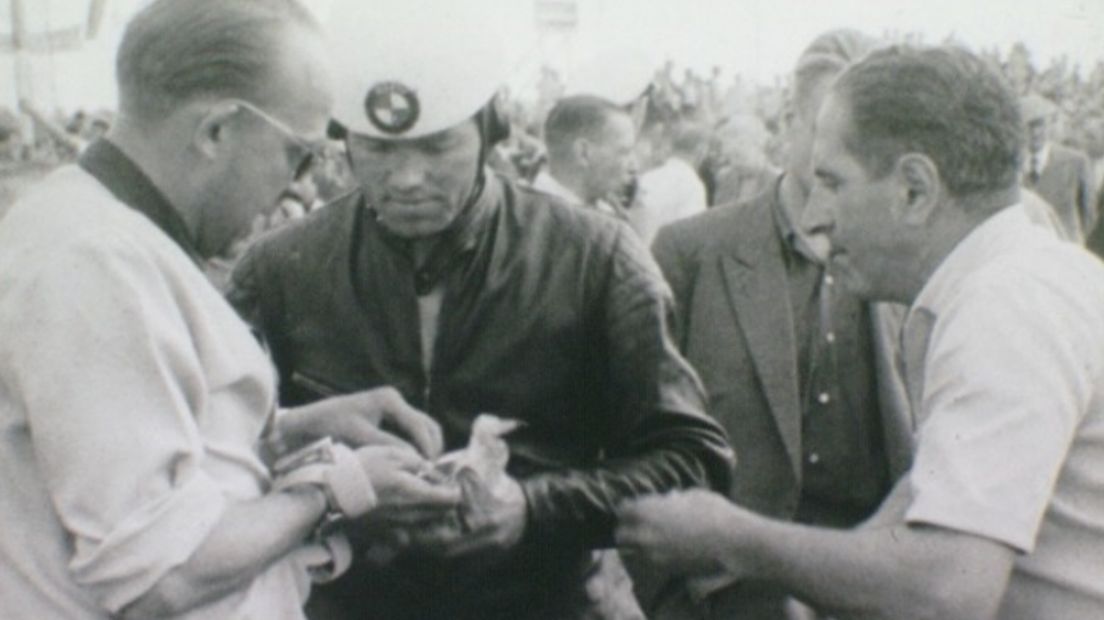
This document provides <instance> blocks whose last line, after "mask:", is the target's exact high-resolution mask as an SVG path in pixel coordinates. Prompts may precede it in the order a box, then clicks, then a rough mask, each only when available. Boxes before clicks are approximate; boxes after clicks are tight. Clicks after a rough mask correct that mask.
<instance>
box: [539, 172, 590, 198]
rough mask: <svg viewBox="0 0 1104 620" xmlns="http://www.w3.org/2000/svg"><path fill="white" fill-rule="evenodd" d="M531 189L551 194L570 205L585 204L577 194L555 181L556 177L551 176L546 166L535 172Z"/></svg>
mask: <svg viewBox="0 0 1104 620" xmlns="http://www.w3.org/2000/svg"><path fill="white" fill-rule="evenodd" d="M533 189H535V190H538V191H542V192H544V193H546V194H551V195H553V196H555V197H557V198H559V199H560V200H563V201H564V202H566V203H567V204H570V205H575V206H579V207H581V206H583V205H585V204H586V203H585V202H583V199H582V198H579V196H578V194H576V193H575V192H573V191H571V190H570V189H568V188H567V186H565V185H564V184H563V183H560V182H559V181H557V180H556V177H554V176H552V173H550V172H548V169H547V168H543V169H541V171H540V172H538V173H537V177H536V178H535V179H533Z"/></svg>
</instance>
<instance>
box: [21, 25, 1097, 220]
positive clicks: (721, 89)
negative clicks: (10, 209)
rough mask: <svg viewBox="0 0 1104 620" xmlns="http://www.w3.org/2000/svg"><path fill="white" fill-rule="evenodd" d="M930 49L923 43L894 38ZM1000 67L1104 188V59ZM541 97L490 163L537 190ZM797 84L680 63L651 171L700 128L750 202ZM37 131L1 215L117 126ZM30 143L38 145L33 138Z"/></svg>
mask: <svg viewBox="0 0 1104 620" xmlns="http://www.w3.org/2000/svg"><path fill="white" fill-rule="evenodd" d="M889 38H896V39H904V40H906V41H910V42H920V41H919V40H918V38H917V37H916V36H914V35H910V36H905V37H901V36H896V37H889ZM982 56H984V57H985V58H987V59H989V60H990V61H991V62H993V63H994V64H995V65H996V66H999V67H1000V68H1001V70H1002V72H1003V73H1004V74H1005V76H1006V77H1007V78H1008V79H1009V80H1010V81H1011V83H1012V85H1013V86H1014V88H1015V89H1016V90H1017V91H1018V92H1019V93H1020V94H1021V95H1028V94H1037V95H1041V96H1043V97H1045V98H1046V99H1048V100H1050V101H1053V102H1054V103H1055V105H1056V107H1057V109H1058V120H1057V123H1056V126H1055V127H1054V136H1053V137H1054V140H1055V142H1057V143H1059V144H1063V145H1066V146H1069V147H1072V148H1074V149H1076V150H1078V151H1081V152H1083V153H1085V154H1086V155H1087V156H1088V157H1089V159H1090V161H1091V164H1092V174H1093V183H1094V187H1095V188H1101V187H1102V185H1104V59H1102V60H1099V61H1097V63H1096V64H1095V65H1093V66H1091V67H1083V66H1080V65H1077V64H1072V63H1071V62H1070V61H1069V59H1068V58H1065V57H1059V58H1056V59H1053V60H1051V61H1050V63H1049V64H1046V65H1041V64H1039V63H1037V62H1036V60H1035V59H1033V58H1032V55H1031V52H1030V50H1028V48H1027V46H1026V45H1024V44H1023V43H1015V44H1013V45H1012V46H1011V47H1009V48H1008V49H1007V50H1006V51H1002V50H1000V49H996V48H993V49H987V50H982ZM539 71H540V73H539V76H538V79H537V82H536V84H537V86H536V89H535V91H536V96H535V98H528V99H525V98H521V97H513V96H511V94H510V93H505V94H504V95H505V99H506V104H507V106H508V109H509V112H510V114H509V115H510V117H511V119H512V132H511V136H510V138H509V139H508V140H506V141H504V142H503V143H502V144H500V145H499V146H498V147H497V149H496V152H495V153H494V154H493V156H492V158H491V159H490V163H491V165H492V166H494V167H495V168H496V169H497V170H498V171H499V172H501V173H504V174H506V175H508V176H510V177H512V178H515V179H520V180H522V181H528V182H532V180H533V179H535V178H536V176H537V174H538V173H539V172H540V170H541V168H542V167H543V166H544V165H545V164H546V162H547V155H546V151H545V147H544V141H543V136H542V135H541V128H542V126H543V124H544V120H545V117H546V116H547V113H548V111H549V110H550V109H551V107H552V105H553V104H554V103H555V102H556V101H557V100H558V99H559V98H561V97H562V96H563V94H564V92H565V79H564V76H562V75H561V74H560V73H558V72H557V71H556V70H555V69H553V68H551V67H547V66H543V67H541V68H540V69H539ZM789 88H790V84H789V83H788V81H786V80H783V79H781V78H780V79H778V80H776V81H775V82H774V83H773V84H766V85H762V84H759V85H756V84H751V83H749V82H747V81H746V80H744V79H743V77H742V76H740V75H738V74H737V75H733V76H731V78H729V79H727V80H726V79H725V78H724V75H723V72H722V70H721V68H720V67H717V66H714V67H712V69H711V70H710V71H709V72H708V73H706V74H700V73H698V72H696V71H694V70H693V69H690V68H684V69H681V70H680V69H678V68H676V66H675V64H674V63H673V62H671V61H668V62H666V63H664V64H663V65H662V66H660V67H658V68H657V69H656V72H655V76H654V79H653V80H652V83H651V84H650V85H649V86H648V87H647V89H646V90H645V91H644V94H643V97H642V99H643V106H642V109H643V115H642V119H641V127H640V130H639V132H638V135H639V144H638V149H637V150H638V160H639V168H640V170H641V172H644V171H647V170H649V169H652V168H655V167H658V166H659V165H661V164H662V163H663V162H664V161H666V159H667V158H668V156H669V155H670V152H671V144H672V140H673V139H674V136H675V134H676V133H678V128H681V127H685V126H686V125H687V124H690V125H694V126H697V127H700V128H701V129H702V130H703V131H702V132H701V135H703V136H705V137H706V139H707V140H708V144H707V145H706V156H705V157H704V158H703V160H702V161H701V163H700V165H699V166H698V173H699V175H700V176H701V178H702V181H703V183H704V185H705V189H706V196H707V201H708V204H709V205H716V204H723V203H731V202H737V201H741V200H746V199H747V198H750V197H751V196H754V195H756V194H758V193H759V192H760V191H762V189H763V188H764V187H765V184H767V183H769V182H770V180H771V179H773V178H774V177H775V175H776V174H777V172H778V171H779V170H780V169H781V167H782V166H783V165H784V164H785V157H786V154H785V149H784V146H783V145H784V143H785V139H784V132H785V128H786V123H787V107H786V103H787V101H789V96H790V93H789ZM21 108H22V111H23V112H24V113H25V114H26V115H27V116H28V117H29V118H31V119H32V120H31V122H30V126H31V131H25V130H23V128H22V125H21V121H20V118H19V116H17V114H16V113H15V112H13V111H12V110H10V109H7V108H0V214H2V213H3V211H4V209H5V207H7V206H8V205H9V204H10V203H11V201H12V200H14V197H15V196H16V195H17V194H18V192H19V191H20V190H21V189H22V188H23V187H25V186H26V185H28V184H29V183H30V182H32V181H34V180H36V179H38V178H40V177H41V176H42V175H43V174H44V173H45V172H47V171H49V170H50V169H52V168H53V167H55V166H57V165H59V164H61V163H64V162H67V161H71V160H73V159H74V158H75V157H76V154H77V152H78V151H79V150H80V149H81V148H82V145H84V144H87V143H89V142H90V141H91V140H92V139H94V138H95V137H96V136H98V135H101V134H102V133H104V132H105V131H106V130H107V128H108V127H109V126H110V123H111V121H112V114H111V113H110V112H108V111H96V112H88V111H85V110H78V111H76V112H74V113H72V114H69V115H64V114H62V113H60V112H57V113H54V114H53V115H48V114H45V113H43V112H41V111H39V110H36V109H34V107H33V106H31V105H29V104H27V103H24V104H22V105H21ZM28 136H29V137H28ZM335 154H337V155H338V156H337V157H335V158H334V160H333V161H329V162H325V164H324V165H322V166H320V167H319V168H318V170H317V171H316V179H315V181H316V183H317V185H318V189H319V199H320V200H323V201H324V200H326V199H329V198H332V197H335V196H336V195H339V194H340V193H341V192H342V191H344V189H346V188H347V187H348V173H347V170H346V169H345V166H344V162H343V161H342V159H343V158H342V157H340V154H339V149H337V150H335Z"/></svg>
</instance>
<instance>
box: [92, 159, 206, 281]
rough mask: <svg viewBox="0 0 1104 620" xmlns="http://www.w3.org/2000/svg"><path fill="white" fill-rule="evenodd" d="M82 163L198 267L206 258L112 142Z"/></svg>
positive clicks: (166, 203)
mask: <svg viewBox="0 0 1104 620" xmlns="http://www.w3.org/2000/svg"><path fill="white" fill-rule="evenodd" d="M78 164H79V165H80V167H81V168H83V169H84V171H85V172H87V173H88V174H90V175H92V176H93V177H94V178H95V179H96V180H97V181H99V182H100V183H101V184H103V186H104V187H106V188H107V189H108V191H110V192H111V193H112V195H114V196H115V198H116V199H118V200H119V202H122V203H123V204H125V205H127V206H128V207H130V208H132V209H134V210H135V211H137V212H139V213H141V214H142V215H144V216H146V217H147V218H148V219H149V220H150V221H152V222H153V223H154V225H156V226H157V227H158V228H160V229H161V231H162V232H164V233H165V234H166V235H168V237H169V238H170V239H172V240H173V242H175V243H176V244H177V245H178V246H180V248H181V249H182V250H184V252H185V253H186V254H187V255H188V256H189V257H191V259H192V260H193V261H195V263H196V264H197V265H202V264H203V258H202V256H201V255H200V253H199V250H198V248H197V247H196V243H195V240H194V239H193V238H192V235H191V233H190V232H189V231H188V227H187V226H186V225H185V224H184V219H183V218H182V217H180V214H179V213H178V212H177V211H176V209H174V208H173V206H172V204H171V203H169V200H168V199H167V198H165V195H164V194H162V193H161V190H159V189H157V186H155V185H154V184H153V181H151V180H150V178H149V177H148V176H146V173H145V172H142V169H141V168H139V167H138V165H137V164H136V163H135V162H134V161H133V160H132V159H130V158H129V157H127V154H126V153H124V152H123V151H122V150H121V149H120V148H119V147H118V146H116V145H115V144H113V143H112V142H110V141H108V140H106V139H104V138H101V139H99V140H97V141H95V142H93V143H92V144H91V145H89V146H88V148H87V149H85V150H84V153H82V154H81V157H80V160H79V161H78Z"/></svg>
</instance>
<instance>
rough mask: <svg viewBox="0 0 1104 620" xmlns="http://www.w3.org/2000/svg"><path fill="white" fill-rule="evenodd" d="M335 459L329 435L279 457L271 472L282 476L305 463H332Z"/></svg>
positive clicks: (304, 465) (305, 464)
mask: <svg viewBox="0 0 1104 620" xmlns="http://www.w3.org/2000/svg"><path fill="white" fill-rule="evenodd" d="M335 461H336V459H335V458H334V453H333V442H331V441H330V438H329V437H323V438H322V439H319V440H318V441H315V442H313V443H310V444H307V445H305V446H303V447H302V448H299V449H298V450H296V451H295V452H292V453H291V454H287V455H285V456H283V457H280V459H279V460H277V461H276V464H275V465H273V466H272V473H273V474H274V475H276V476H282V475H284V474H286V473H288V472H292V471H295V470H296V469H299V468H301V467H306V466H307V465H316V464H321V465H332V464H333V463H334V462H335Z"/></svg>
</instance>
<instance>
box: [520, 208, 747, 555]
mask: <svg viewBox="0 0 1104 620" xmlns="http://www.w3.org/2000/svg"><path fill="white" fill-rule="evenodd" d="M597 280H598V283H597V286H599V287H600V288H601V290H600V291H599V293H598V296H599V298H600V299H601V300H602V301H601V303H602V316H603V326H602V329H603V331H604V332H605V333H604V335H603V338H604V340H605V342H606V344H607V346H608V347H609V348H610V351H609V354H608V359H609V364H610V365H611V366H612V367H611V368H610V369H609V376H610V377H611V378H612V381H611V383H612V385H610V386H609V390H611V393H610V394H609V397H608V398H607V399H606V401H607V402H609V403H612V405H611V406H612V407H614V408H615V409H616V411H614V412H612V420H613V424H614V425H615V426H614V429H613V432H612V433H611V436H613V437H615V440H614V442H613V443H612V444H611V445H609V446H607V449H606V450H605V452H604V458H603V459H600V460H599V461H598V462H597V463H596V464H595V466H594V467H592V468H587V469H568V470H561V471H556V472H554V473H541V474H538V475H536V476H533V477H530V478H527V479H525V480H523V481H522V487H523V489H524V491H525V495H526V498H527V501H528V504H529V531H528V537H530V538H533V539H537V540H540V541H541V542H547V541H548V540H549V539H554V540H563V541H564V542H571V543H579V544H583V545H585V546H588V547H602V546H609V545H611V544H612V532H613V528H614V525H615V522H616V517H615V511H616V509H617V507H618V505H619V504H620V503H622V502H624V501H625V500H628V499H631V498H633V497H636V496H640V495H647V494H653V493H664V492H666V491H669V490H672V489H678V488H688V487H708V488H712V489H714V490H717V491H720V492H727V491H728V487H729V485H730V483H731V479H732V468H733V467H734V464H735V456H734V454H733V452H732V449H731V448H730V446H729V444H728V440H727V438H726V436H725V433H724V431H723V430H722V428H721V427H720V426H719V425H718V424H717V423H715V422H714V421H713V420H712V419H711V418H710V417H709V416H708V415H706V413H705V407H706V397H705V393H704V389H703V388H702V386H701V383H700V381H699V380H698V377H697V375H696V374H695V373H694V371H693V369H692V368H691V367H690V365H689V364H688V363H687V362H686V360H685V359H683V357H682V356H681V355H680V354H679V352H678V349H677V347H676V346H675V343H674V341H673V339H672V337H671V322H672V316H673V306H672V300H671V293H670V290H669V289H668V287H667V285H666V284H665V283H664V281H663V278H662V276H661V275H660V274H659V271H658V269H657V267H656V265H655V263H654V262H653V260H652V259H651V256H650V255H649V254H648V252H647V250H645V249H644V247H643V245H642V244H641V243H640V242H639V241H638V240H637V239H636V238H635V237H633V235H632V232H631V231H630V230H629V229H628V228H624V229H623V230H622V231H621V233H620V235H619V237H618V239H617V243H616V244H615V247H614V248H613V251H612V254H611V256H610V260H609V264H608V268H607V269H606V270H605V273H604V274H602V277H600V278H598V279H597Z"/></svg>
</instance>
